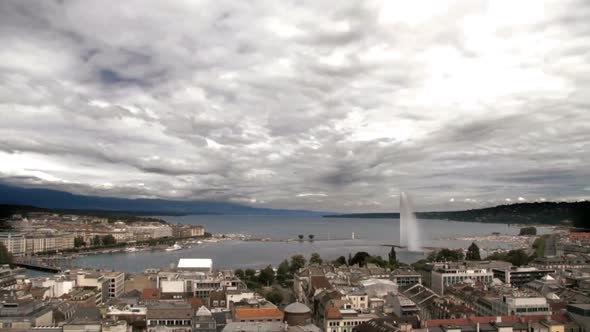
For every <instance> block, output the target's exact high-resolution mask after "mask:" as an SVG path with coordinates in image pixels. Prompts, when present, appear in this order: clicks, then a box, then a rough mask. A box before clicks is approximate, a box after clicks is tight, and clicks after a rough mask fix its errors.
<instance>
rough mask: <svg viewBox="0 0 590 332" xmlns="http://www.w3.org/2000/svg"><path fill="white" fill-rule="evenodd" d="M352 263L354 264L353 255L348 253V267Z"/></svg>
mask: <svg viewBox="0 0 590 332" xmlns="http://www.w3.org/2000/svg"><path fill="white" fill-rule="evenodd" d="M350 262H352V255H351V254H350V253H348V261H347V263H348V264H347V265H348V266H350V265H351V264H350Z"/></svg>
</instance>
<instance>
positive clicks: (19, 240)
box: [0, 232, 27, 256]
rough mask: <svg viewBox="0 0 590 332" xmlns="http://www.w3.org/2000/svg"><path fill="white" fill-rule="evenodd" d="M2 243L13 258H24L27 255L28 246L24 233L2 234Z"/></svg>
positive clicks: (0, 240)
mask: <svg viewBox="0 0 590 332" xmlns="http://www.w3.org/2000/svg"><path fill="white" fill-rule="evenodd" d="M0 243H2V244H3V245H4V246H5V247H6V249H7V250H8V252H9V253H11V254H12V255H13V256H23V255H24V254H25V253H26V249H27V244H26V241H25V235H24V234H23V233H15V232H2V233H0Z"/></svg>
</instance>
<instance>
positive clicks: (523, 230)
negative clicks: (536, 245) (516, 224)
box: [518, 226, 537, 235]
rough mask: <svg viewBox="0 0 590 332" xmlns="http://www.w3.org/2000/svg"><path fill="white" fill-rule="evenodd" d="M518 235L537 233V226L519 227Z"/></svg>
mask: <svg viewBox="0 0 590 332" xmlns="http://www.w3.org/2000/svg"><path fill="white" fill-rule="evenodd" d="M518 235H537V228H535V227H532V226H531V227H523V228H521V229H520V233H519V234H518Z"/></svg>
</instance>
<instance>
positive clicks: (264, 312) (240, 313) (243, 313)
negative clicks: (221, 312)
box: [234, 308, 283, 321]
mask: <svg viewBox="0 0 590 332" xmlns="http://www.w3.org/2000/svg"><path fill="white" fill-rule="evenodd" d="M234 318H235V320H236V321H240V320H247V319H263V318H265V319H266V318H277V319H283V312H282V311H280V310H279V309H277V308H237V309H236V311H235V314H234Z"/></svg>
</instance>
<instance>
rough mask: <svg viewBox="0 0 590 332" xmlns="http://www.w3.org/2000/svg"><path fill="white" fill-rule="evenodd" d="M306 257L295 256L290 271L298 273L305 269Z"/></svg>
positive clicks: (292, 258)
mask: <svg viewBox="0 0 590 332" xmlns="http://www.w3.org/2000/svg"><path fill="white" fill-rule="evenodd" d="M305 263H306V260H305V257H303V255H295V256H293V257H291V267H290V270H291V272H292V273H295V272H297V271H298V270H299V269H300V268H303V267H305Z"/></svg>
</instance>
